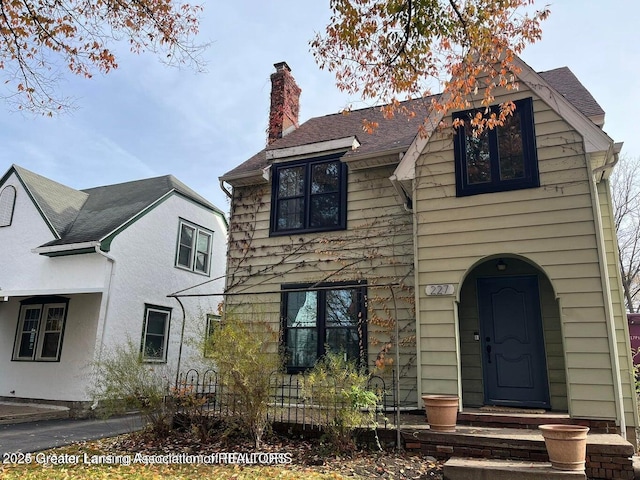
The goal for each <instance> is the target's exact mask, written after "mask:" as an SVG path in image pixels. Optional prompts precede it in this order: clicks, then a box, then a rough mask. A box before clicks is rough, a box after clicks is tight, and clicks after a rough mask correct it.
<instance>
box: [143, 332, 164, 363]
mask: <svg viewBox="0 0 640 480" xmlns="http://www.w3.org/2000/svg"><path fill="white" fill-rule="evenodd" d="M163 347H164V338H163V337H160V336H157V335H151V336H147V338H146V340H145V345H144V356H145V357H146V358H158V359H162V358H164V348H163Z"/></svg>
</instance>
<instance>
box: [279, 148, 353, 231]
mask: <svg viewBox="0 0 640 480" xmlns="http://www.w3.org/2000/svg"><path fill="white" fill-rule="evenodd" d="M272 188H273V190H272V199H273V200H272V203H271V235H286V234H291V233H300V232H320V231H328V230H343V229H345V228H346V225H347V211H346V210H347V166H346V165H345V164H344V163H342V162H341V161H340V159H339V158H337V157H335V156H329V157H323V158H315V159H313V160H304V161H296V162H288V163H282V164H274V165H273V187H272Z"/></svg>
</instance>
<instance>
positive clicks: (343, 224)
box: [269, 154, 348, 236]
mask: <svg viewBox="0 0 640 480" xmlns="http://www.w3.org/2000/svg"><path fill="white" fill-rule="evenodd" d="M342 155H343V154H339V155H326V156H322V157H314V158H311V159H304V160H295V161H292V162H282V163H274V164H273V165H272V167H271V169H272V172H271V178H272V182H271V221H270V228H269V235H270V236H279V235H293V234H299V233H313V232H328V231H336V230H345V229H346V228H347V174H348V168H347V165H346V164H345V163H344V162H342V161H340V157H342ZM333 162H336V163H337V164H338V192H337V193H338V221H337V224H336V225H328V226H324V227H312V226H310V225H311V214H312V209H311V201H310V200H311V197H312V196H313V195H314V194H313V193H312V192H311V186H312V185H311V183H312V182H311V181H310V180H311V171H312V167H313V165H317V164H321V163H333ZM297 167H304V192H302V195H299V196H297V197H299V198H302V199H303V200H304V214H303V216H304V218H303V221H302V226H301V227H300V228H289V229H282V228H278V218H279V216H280V212H281V207H280V205H281V203H280V202H281V201H282V202H284V201H286V200H288V199H291V198H292V197H287V198H279V197H278V191H279V179H280V175H279V172H280V171H282V170H284V169H289V168H297Z"/></svg>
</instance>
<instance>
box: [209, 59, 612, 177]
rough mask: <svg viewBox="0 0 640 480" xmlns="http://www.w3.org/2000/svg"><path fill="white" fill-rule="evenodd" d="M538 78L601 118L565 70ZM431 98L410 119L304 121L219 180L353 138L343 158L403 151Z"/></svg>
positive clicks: (373, 112)
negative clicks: (283, 154) (272, 154)
mask: <svg viewBox="0 0 640 480" xmlns="http://www.w3.org/2000/svg"><path fill="white" fill-rule="evenodd" d="M539 75H540V76H541V77H542V78H543V80H545V81H546V82H547V83H548V84H549V85H550V86H551V87H552V88H553V89H555V90H556V91H557V92H558V93H560V94H561V95H563V96H564V97H565V98H566V99H567V100H568V101H569V102H571V103H572V104H573V105H574V106H575V107H576V108H577V109H578V110H580V112H581V113H583V114H584V115H585V116H587V117H589V118H594V117H597V116H600V115H602V116H604V111H603V110H602V108H601V107H600V105H598V103H597V102H596V101H595V99H594V98H593V96H591V94H590V93H589V91H588V90H587V89H586V88H585V87H584V86H583V85H582V84H581V83H580V81H579V80H578V79H577V78H576V77H575V75H574V74H573V73H572V72H571V70H569V68H567V67H561V68H557V69H555V70H549V71H547V72H541V73H539ZM430 100H431V97H427V98H421V99H416V100H409V101H407V102H404V105H405V106H406V107H407V108H408V109H409V111H415V113H416V115H415V117H413V118H408V117H407V116H405V115H402V114H398V115H396V116H395V117H394V118H392V119H384V118H383V116H382V112H381V111H380V107H370V108H364V109H360V110H353V111H351V112H349V113H337V114H331V115H325V116H322V117H315V118H311V119H309V120H307V121H306V122H304V123H303V124H301V125H300V127H299V128H298V129H296V130H294V131H293V132H291V133H290V134H288V135H286V136H285V137H282V138H279V139H277V140H276V141H274V142H273V143H272V144H271V145H269V146H268V147H266V148H265V149H264V150H262V151H260V152H258V153H257V154H255V155H254V156H253V157H251V158H249V159H248V160H246V161H245V162H243V163H242V164H240V165H238V166H237V167H236V168H234V169H232V170H230V171H229V172H227V173H225V174H224V175H223V176H222V177H221V179H222V180H224V181H232V180H233V179H234V177H236V178H237V177H241V176H242V175H243V174H249V173H251V172H256V171H259V170H261V169H263V168H265V167H267V166H268V165H269V161H268V159H267V153H266V152H267V151H270V150H276V149H281V148H288V147H294V146H301V145H309V144H313V143H319V142H324V141H328V140H335V139H339V138H345V137H351V136H354V137H356V138H357V140H358V142H359V143H360V146H359V147H358V148H357V150H354V151H349V152H347V153H346V154H345V156H344V158H345V159H348V158H349V157H353V156H365V155H367V154H372V153H377V152H380V153H382V152H389V151H393V150H396V149H397V150H402V149H406V148H408V147H409V145H411V143H412V142H413V140H414V138H415V136H416V134H417V132H418V127H419V126H420V124H421V122H422V121H423V119H424V118H426V116H427V113H428V111H429V105H430ZM364 120H367V121H371V122H378V128H377V129H375V131H374V132H373V133H365V132H364V131H363V128H362V126H363V121H364Z"/></svg>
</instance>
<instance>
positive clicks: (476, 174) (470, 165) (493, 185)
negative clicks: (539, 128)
mask: <svg viewBox="0 0 640 480" xmlns="http://www.w3.org/2000/svg"><path fill="white" fill-rule="evenodd" d="M514 103H515V105H516V109H515V111H514V112H513V115H511V116H509V117H507V119H506V120H505V123H504V125H503V126H498V127H495V128H493V129H491V130H489V129H487V130H484V131H483V132H482V133H480V134H476V133H475V132H474V131H473V129H472V126H471V119H472V118H473V117H474V116H475V115H476V112H477V110H468V111H465V112H458V113H455V114H454V115H453V118H454V119H461V120H462V121H463V122H464V123H463V125H461V126H459V127H458V128H457V130H456V135H455V140H454V151H455V160H456V194H457V196H458V197H463V196H467V195H476V194H479V193H490V192H501V191H506V190H519V189H523V188H534V187H538V186H540V179H539V175H538V156H537V151H536V141H535V131H534V124H533V103H532V101H531V98H525V99H523V100H517V101H515V102H514ZM498 108H499V107H498V106H493V107H491V109H490V113H496V114H497V113H498Z"/></svg>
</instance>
